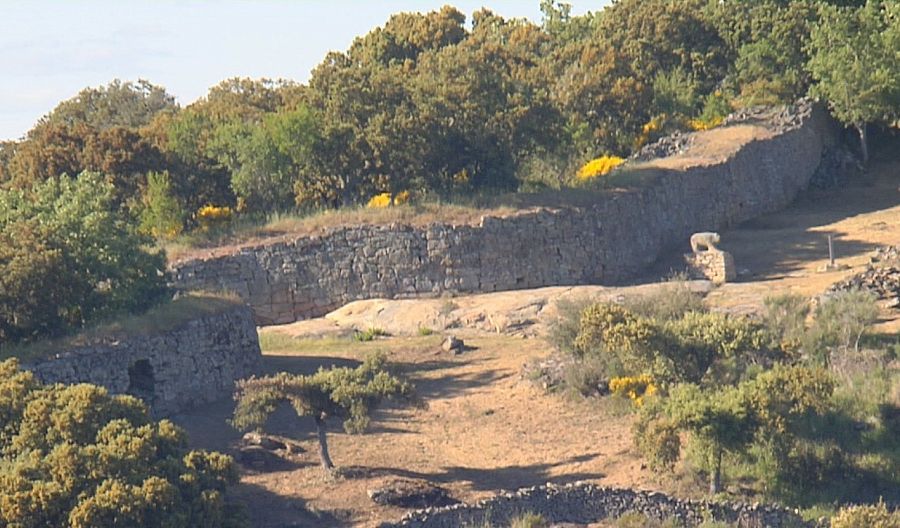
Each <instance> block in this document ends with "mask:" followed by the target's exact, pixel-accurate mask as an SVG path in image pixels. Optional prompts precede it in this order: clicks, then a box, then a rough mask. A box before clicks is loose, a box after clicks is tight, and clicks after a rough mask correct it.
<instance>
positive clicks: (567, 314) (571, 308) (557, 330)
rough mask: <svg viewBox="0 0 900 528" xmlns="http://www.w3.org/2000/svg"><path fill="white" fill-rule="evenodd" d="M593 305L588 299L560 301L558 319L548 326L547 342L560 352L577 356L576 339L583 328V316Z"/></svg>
mask: <svg viewBox="0 0 900 528" xmlns="http://www.w3.org/2000/svg"><path fill="white" fill-rule="evenodd" d="M590 305H591V301H590V300H588V299H560V300H559V301H557V303H556V319H554V320H552V321H550V322H549V324H548V327H549V328H548V331H547V340H548V341H549V342H550V344H551V345H553V346H554V347H556V349H557V350H559V351H560V352H564V353H566V354H573V355H577V354H578V351H577V349H576V347H575V339H576V338H577V337H578V332H579V329H580V328H581V314H582V312H584V310H585V309H586V308H587V307H588V306H590Z"/></svg>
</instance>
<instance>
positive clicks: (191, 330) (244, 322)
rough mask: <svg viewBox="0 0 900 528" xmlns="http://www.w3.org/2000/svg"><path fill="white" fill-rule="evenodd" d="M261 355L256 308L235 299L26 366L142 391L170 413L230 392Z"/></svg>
mask: <svg viewBox="0 0 900 528" xmlns="http://www.w3.org/2000/svg"><path fill="white" fill-rule="evenodd" d="M260 357H261V355H260V349H259V338H258V336H257V333H256V325H255V323H254V321H253V313H252V312H251V310H250V308H249V307H247V306H244V305H235V307H234V308H228V309H226V310H224V311H222V312H219V313H216V314H213V315H208V316H204V317H201V318H197V319H193V320H190V321H187V322H185V323H184V324H182V325H181V326H179V327H177V328H175V329H173V330H171V331H169V332H165V333H162V334H159V335H153V336H135V337H129V338H126V339H122V340H119V341H115V342H112V343H105V344H99V345H92V346H85V347H80V348H74V349H71V350H67V351H65V352H62V353H59V354H56V355H55V356H54V357H52V358H49V359H45V360H41V361H38V362H33V363H30V364H28V363H26V364H23V368H25V369H27V370H31V371H33V372H34V373H35V375H36V377H37V378H38V379H40V380H41V381H43V382H44V383H66V384H70V383H92V384H95V385H101V386H103V387H106V388H107V389H109V390H110V392H113V393H117V394H125V393H130V394H134V395H136V396H140V397H142V398H143V399H144V400H145V401H146V402H147V403H148V404H149V405H150V408H151V411H152V412H153V414H154V415H156V416H164V415H168V414H172V413H175V412H178V411H181V410H184V409H187V408H190V407H192V406H194V405H197V404H200V403H205V402H211V401H214V400H217V399H219V398H222V397H225V396H228V395H230V394H231V393H232V392H233V390H234V381H235V380H237V379H241V378H245V377H248V376H250V375H251V374H253V373H254V372H255V371H256V368H257V367H258V365H259V361H260Z"/></svg>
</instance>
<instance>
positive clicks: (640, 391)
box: [609, 374, 659, 407]
mask: <svg viewBox="0 0 900 528" xmlns="http://www.w3.org/2000/svg"><path fill="white" fill-rule="evenodd" d="M609 391H610V392H612V393H613V394H615V395H617V396H624V397H627V398H628V399H629V400H631V401H632V402H634V404H635V405H636V406H638V407H640V406H642V405H643V404H644V398H645V397H650V396H653V395H654V394H656V393H657V391H659V389H658V388H657V386H656V385H654V384H653V378H651V377H650V376H648V375H647V374H641V375H640V376H623V377H619V378H613V379H611V380H609Z"/></svg>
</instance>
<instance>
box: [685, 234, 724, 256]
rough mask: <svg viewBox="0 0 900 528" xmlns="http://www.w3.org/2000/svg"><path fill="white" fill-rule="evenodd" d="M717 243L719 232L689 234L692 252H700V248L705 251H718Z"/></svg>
mask: <svg viewBox="0 0 900 528" xmlns="http://www.w3.org/2000/svg"><path fill="white" fill-rule="evenodd" d="M718 243H719V233H710V232H707V233H694V234H693V235H691V249H692V250H694V253H700V248H701V247H702V248H705V249H706V251H719V248H717V247H716V244H718Z"/></svg>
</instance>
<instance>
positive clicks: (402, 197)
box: [394, 191, 409, 205]
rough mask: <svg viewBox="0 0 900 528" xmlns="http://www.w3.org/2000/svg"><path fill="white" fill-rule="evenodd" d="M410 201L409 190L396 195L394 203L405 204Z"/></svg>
mask: <svg viewBox="0 0 900 528" xmlns="http://www.w3.org/2000/svg"><path fill="white" fill-rule="evenodd" d="M406 203H409V191H400V192H398V193H397V196H394V205H403V204H406Z"/></svg>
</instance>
